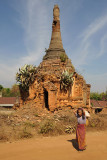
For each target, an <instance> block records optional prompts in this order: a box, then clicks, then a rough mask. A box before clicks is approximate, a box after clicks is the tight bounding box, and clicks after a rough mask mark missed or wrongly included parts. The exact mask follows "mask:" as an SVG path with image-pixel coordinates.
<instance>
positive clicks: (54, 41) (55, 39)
mask: <svg viewBox="0 0 107 160" xmlns="http://www.w3.org/2000/svg"><path fill="white" fill-rule="evenodd" d="M59 16H60V10H59V7H58V5H54V8H53V22H52V35H51V41H50V45H49V48H48V50H46V55H45V56H44V58H43V59H44V60H46V59H56V58H60V56H61V54H65V55H66V53H65V50H64V49H63V44H62V39H61V31H60V17H59Z"/></svg>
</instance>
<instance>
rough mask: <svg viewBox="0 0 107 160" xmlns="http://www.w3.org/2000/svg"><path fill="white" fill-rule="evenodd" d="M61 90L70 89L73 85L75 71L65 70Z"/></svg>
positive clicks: (61, 80)
mask: <svg viewBox="0 0 107 160" xmlns="http://www.w3.org/2000/svg"><path fill="white" fill-rule="evenodd" d="M60 82H61V90H62V89H63V90H66V91H67V90H68V89H69V88H71V86H72V85H73V73H71V74H70V73H69V72H68V71H64V72H63V73H62V75H61V79H60Z"/></svg>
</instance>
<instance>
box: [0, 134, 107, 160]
mask: <svg viewBox="0 0 107 160" xmlns="http://www.w3.org/2000/svg"><path fill="white" fill-rule="evenodd" d="M50 159H51V160H70V159H72V160H80V159H86V160H91V159H94V160H107V131H102V132H88V133H87V150H85V151H82V152H81V151H77V149H76V146H75V135H74V134H72V135H63V136H57V137H41V138H32V139H28V140H20V141H16V142H12V143H9V142H6V143H1V144H0V160H50Z"/></svg>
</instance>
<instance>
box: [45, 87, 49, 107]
mask: <svg viewBox="0 0 107 160" xmlns="http://www.w3.org/2000/svg"><path fill="white" fill-rule="evenodd" d="M44 101H45V107H46V108H47V109H48V110H49V104H48V91H47V90H46V89H44Z"/></svg>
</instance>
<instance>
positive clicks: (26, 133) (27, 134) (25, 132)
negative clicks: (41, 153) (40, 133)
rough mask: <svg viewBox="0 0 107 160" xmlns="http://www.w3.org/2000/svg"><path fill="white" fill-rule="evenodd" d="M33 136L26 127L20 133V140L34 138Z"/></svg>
mask: <svg viewBox="0 0 107 160" xmlns="http://www.w3.org/2000/svg"><path fill="white" fill-rule="evenodd" d="M32 137H33V134H32V133H31V132H30V131H28V130H27V129H26V127H25V128H24V129H23V130H22V131H21V132H20V133H19V138H32Z"/></svg>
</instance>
